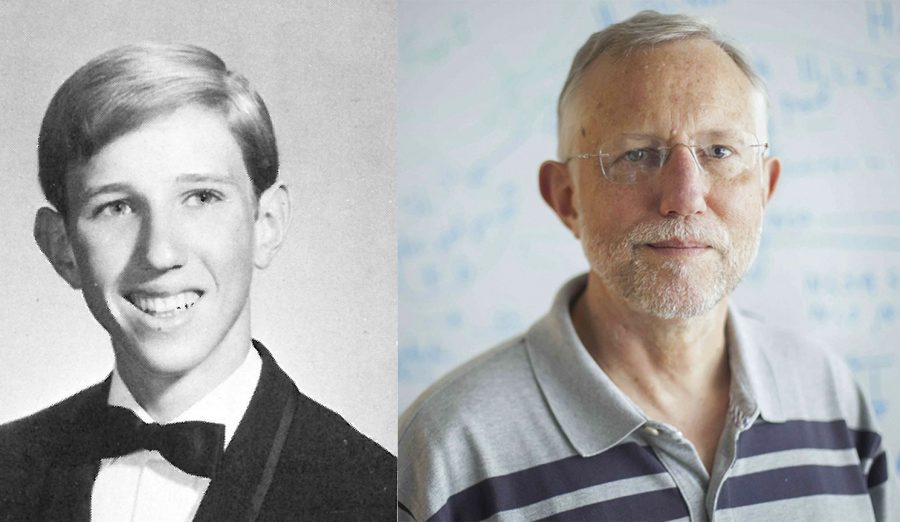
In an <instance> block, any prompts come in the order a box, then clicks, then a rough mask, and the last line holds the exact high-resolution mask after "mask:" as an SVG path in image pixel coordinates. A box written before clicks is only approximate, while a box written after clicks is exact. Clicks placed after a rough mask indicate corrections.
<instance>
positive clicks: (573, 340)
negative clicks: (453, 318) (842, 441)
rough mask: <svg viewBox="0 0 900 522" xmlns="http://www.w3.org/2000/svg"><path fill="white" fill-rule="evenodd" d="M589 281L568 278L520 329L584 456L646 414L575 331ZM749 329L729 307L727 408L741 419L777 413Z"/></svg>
mask: <svg viewBox="0 0 900 522" xmlns="http://www.w3.org/2000/svg"><path fill="white" fill-rule="evenodd" d="M586 284H587V274H582V275H580V276H577V277H575V278H573V279H572V280H570V281H569V282H568V283H566V284H565V285H564V286H563V287H562V288H561V289H560V290H559V292H558V293H557V295H556V299H555V300H554V302H553V306H552V308H551V309H550V312H549V313H548V314H547V315H546V316H544V317H543V318H542V319H541V320H539V321H538V322H537V323H535V324H534V325H533V326H532V327H531V328H530V329H529V330H528V332H527V333H526V336H525V343H526V349H527V351H528V356H529V358H530V360H531V365H532V368H533V370H534V374H535V378H536V380H537V382H538V385H539V386H540V388H541V390H542V392H543V394H544V396H545V397H546V400H547V403H548V405H549V407H550V409H551V411H552V412H553V415H554V416H555V417H556V419H557V422H559V425H560V427H561V428H562V430H563V432H564V433H565V434H566V437H567V438H568V439H569V441H570V442H571V443H572V445H573V446H574V447H575V449H576V451H578V452H579V453H580V454H581V455H582V456H591V455H595V454H597V453H600V452H603V451H605V450H607V449H609V448H610V447H612V446H614V445H616V444H618V443H619V442H621V441H622V440H623V439H625V438H626V437H627V436H628V435H630V434H631V433H632V432H634V431H635V430H637V429H639V428H640V427H641V426H643V425H644V424H645V423H646V422H647V421H648V419H647V417H646V415H644V413H643V412H642V411H641V409H640V408H639V407H638V406H637V405H636V404H635V403H634V402H633V401H632V400H631V399H629V398H628V396H626V395H625V394H624V393H623V392H622V391H621V390H620V389H619V388H618V387H617V386H616V385H615V384H614V383H613V382H612V380H611V379H610V378H609V377H608V376H607V375H606V373H605V372H604V371H603V370H602V369H601V368H600V366H598V365H597V363H596V362H595V361H594V359H593V358H592V357H591V355H590V354H589V353H588V351H587V349H586V348H585V347H584V345H583V344H582V343H581V340H580V339H579V338H578V334H577V333H576V332H575V327H574V325H573V324H572V316H571V313H570V311H569V309H570V305H571V303H572V300H573V299H575V297H577V296H578V295H579V294H580V293H581V292H582V291H583V290H584V287H585V285H586ZM752 334H753V332H752V331H751V329H750V328H748V326H747V325H746V324H745V320H744V319H742V318H741V317H740V316H739V314H738V312H737V311H736V310H735V309H734V308H733V307H729V310H728V319H727V321H726V339H727V344H728V350H729V361H730V364H731V370H732V384H731V395H732V400H731V403H732V406H731V408H730V414H731V416H732V419H733V420H734V421H735V422H737V423H738V424H739V425H741V424H742V423H743V424H746V423H748V422H752V420H753V419H754V418H755V417H756V415H757V414H758V413H761V414H762V415H763V417H764V418H765V419H766V420H770V421H775V422H777V421H779V420H783V418H782V414H781V407H780V402H779V400H778V388H777V386H776V383H775V382H774V378H773V376H772V371H771V367H770V365H769V362H768V360H767V359H766V358H765V356H764V354H763V352H762V350H760V349H759V348H760V347H759V346H757V345H756V343H755V342H754V340H755V339H754V337H753V335H752Z"/></svg>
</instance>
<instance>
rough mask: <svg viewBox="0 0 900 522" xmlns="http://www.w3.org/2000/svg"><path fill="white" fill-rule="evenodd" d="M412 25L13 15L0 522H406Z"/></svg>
mask: <svg viewBox="0 0 900 522" xmlns="http://www.w3.org/2000/svg"><path fill="white" fill-rule="evenodd" d="M392 9H393V7H391V6H390V5H387V4H385V5H381V4H373V5H369V6H366V7H365V8H358V7H357V8H351V7H350V6H339V5H337V6H335V5H330V4H326V3H320V4H317V3H305V4H302V5H298V6H294V7H277V6H275V5H271V6H266V5H265V4H261V5H257V4H253V5H251V4H249V3H247V4H243V5H236V4H229V5H228V6H227V7H225V6H221V5H218V4H214V3H206V4H202V3H197V4H190V6H189V7H186V6H183V5H182V4H180V3H178V2H167V3H166V2H163V3H153V4H152V5H151V4H148V3H140V2H133V3H120V4H116V5H114V6H112V7H111V6H108V5H105V4H104V3H101V2H95V3H87V4H84V5H83V6H81V11H80V12H79V13H78V15H77V17H72V15H71V13H65V12H63V11H61V10H60V9H59V8H52V7H49V6H42V7H35V6H33V5H31V4H27V3H25V2H6V3H3V4H2V5H0V13H2V15H3V16H2V21H0V24H2V27H3V33H4V34H5V35H7V46H8V48H11V49H15V50H16V51H15V53H16V54H6V55H4V57H3V64H4V66H3V69H4V71H6V72H7V75H6V77H5V78H4V80H2V82H3V86H4V88H3V92H4V94H3V97H4V100H3V101H4V104H3V107H4V109H3V112H4V115H5V116H6V117H5V119H6V121H7V128H6V130H5V131H4V136H5V137H6V141H7V146H6V147H5V149H6V152H5V153H4V160H3V162H4V170H5V171H6V172H8V173H9V174H10V178H9V179H10V193H9V195H8V196H6V197H5V199H6V203H7V205H6V207H7V211H8V212H9V215H10V216H12V215H13V214H25V213H29V212H30V213H31V214H32V215H31V218H30V219H31V220H33V224H32V225H31V226H29V227H23V228H19V227H20V225H21V224H22V223H23V222H24V221H27V220H28V218H27V217H26V216H25V215H16V217H15V218H11V221H10V223H7V225H6V226H5V227H4V231H3V233H4V235H3V237H4V239H6V240H7V244H8V245H9V250H8V251H9V252H12V251H15V252H16V255H15V256H12V257H6V256H4V258H3V273H4V281H5V286H6V290H7V297H8V298H9V299H10V301H9V302H7V303H6V305H5V307H4V308H5V309H6V310H7V311H8V312H6V313H4V314H3V316H2V323H3V324H4V325H5V326H6V328H5V330H6V331H7V332H9V335H10V336H12V339H11V340H10V339H8V342H10V344H9V346H10V347H14V348H10V349H9V350H7V351H5V352H4V354H3V356H2V357H3V363H2V366H3V367H4V369H3V370H2V375H3V378H2V381H3V384H2V386H3V391H4V396H5V397H6V398H5V400H4V406H3V407H2V409H0V422H2V424H0V520H167V521H168V520H172V521H186V520H295V519H311V520H383V519H392V518H393V516H394V513H395V505H396V504H395V503H396V489H395V488H396V457H394V455H393V454H392V452H396V439H395V438H394V436H393V433H394V430H395V429H396V373H395V372H396V369H395V368H396V366H395V364H396V363H395V361H396V359H395V357H396V355H395V348H394V336H395V330H394V325H395V319H394V314H395V311H394V307H395V304H394V297H393V296H394V295H395V292H396V290H395V282H394V281H395V277H396V276H395V272H394V271H395V264H394V262H393V261H392V259H393V258H392V255H393V249H394V245H395V238H394V235H393V222H392V215H393V214H392V204H393V203H392V201H393V199H392V184H391V181H390V180H391V179H392V175H393V174H392V157H393V152H392V147H393V143H392V141H391V140H390V139H389V137H390V136H391V128H392V125H393V124H392V121H391V116H390V113H387V114H386V113H385V111H388V110H392V108H393V101H392V89H393V88H392V83H391V82H392V79H391V74H390V71H391V70H392V69H391V68H392V64H391V61H390V60H391V56H392V55H393V46H394V39H393V38H392V37H391V31H392V23H393V22H392V18H393V11H392ZM75 18H77V20H75ZM322 20H329V22H328V23H327V24H323V23H322ZM34 64H40V65H34ZM10 73H12V74H10ZM28 134H31V135H30V136H28ZM30 191H35V192H34V193H32V192H30ZM39 197H43V199H44V201H43V202H40V200H39V199H38V198H39ZM13 225H14V226H13ZM26 235H31V236H33V241H34V243H36V248H37V252H39V254H42V257H43V261H42V262H41V261H40V256H39V255H35V252H34V251H30V250H29V249H28V248H29V247H27V246H26V241H25V240H24V238H25V237H26ZM270 270H271V271H273V272H274V274H269V273H268V272H269V271H270ZM54 273H55V275H53V274H54ZM267 276H268V277H270V279H268V280H267V279H266V277H267ZM51 288H52V289H51ZM63 291H65V292H66V293H65V294H63ZM78 301H81V302H80V303H79V302H78ZM85 305H86V306H85ZM13 310H15V311H13ZM79 389H80V391H79ZM20 400H21V402H19V401H20Z"/></svg>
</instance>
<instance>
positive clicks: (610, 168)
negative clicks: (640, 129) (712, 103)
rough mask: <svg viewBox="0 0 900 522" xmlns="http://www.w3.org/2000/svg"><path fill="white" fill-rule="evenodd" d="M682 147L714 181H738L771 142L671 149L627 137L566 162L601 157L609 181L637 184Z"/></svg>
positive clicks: (716, 143) (756, 164)
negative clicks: (688, 151) (593, 152)
mask: <svg viewBox="0 0 900 522" xmlns="http://www.w3.org/2000/svg"><path fill="white" fill-rule="evenodd" d="M678 146H684V147H687V148H688V150H690V151H691V156H692V157H693V158H694V161H695V162H696V164H697V166H698V167H700V169H701V170H703V171H704V172H706V173H708V174H709V175H710V176H711V177H713V178H714V179H734V178H737V177H739V176H740V175H741V174H743V173H745V172H748V171H752V170H756V169H757V168H758V167H759V166H760V165H761V162H762V158H763V157H764V156H765V154H766V152H767V151H768V150H769V144H768V143H751V144H745V143H741V142H739V141H730V142H729V141H728V140H724V141H723V140H719V139H717V140H714V141H709V142H707V143H700V144H696V145H689V144H687V143H676V144H674V145H672V146H669V147H667V146H660V145H659V143H658V142H656V143H654V142H644V143H640V140H639V139H638V140H635V139H634V138H626V139H624V140H620V142H619V143H615V144H612V145H611V146H610V147H608V148H606V150H604V149H601V150H599V151H597V153H595V154H578V155H577V156H572V157H571V158H569V159H568V160H566V163H568V162H569V161H571V160H573V159H593V158H597V159H598V160H599V163H600V170H601V172H602V173H603V176H604V177H605V178H606V179H608V180H609V181H611V182H613V183H621V184H626V185H634V184H636V183H640V182H642V181H646V180H649V179H651V178H653V177H654V176H656V174H657V173H659V171H660V170H662V166H663V165H664V164H665V163H666V160H667V159H668V158H669V155H670V154H671V153H672V151H673V150H675V148H676V147H678Z"/></svg>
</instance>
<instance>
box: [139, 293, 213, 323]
mask: <svg viewBox="0 0 900 522" xmlns="http://www.w3.org/2000/svg"><path fill="white" fill-rule="evenodd" d="M202 295H203V293H202V292H197V291H193V290H191V291H187V292H181V293H178V294H172V295H150V294H142V293H140V292H134V293H131V294H128V295H126V296H125V299H126V300H128V302H129V303H131V304H133V305H134V306H135V308H137V309H138V310H140V311H142V312H144V313H145V314H148V315H152V316H154V317H171V316H174V315H177V314H180V313H183V312H186V311H187V310H188V309H189V308H191V307H193V306H194V305H195V304H197V301H199V300H200V297H201V296H202Z"/></svg>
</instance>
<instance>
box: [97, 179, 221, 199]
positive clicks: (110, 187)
mask: <svg viewBox="0 0 900 522" xmlns="http://www.w3.org/2000/svg"><path fill="white" fill-rule="evenodd" d="M175 182H176V183H183V184H187V183H213V184H217V185H232V186H237V184H238V183H237V181H236V180H235V179H234V178H233V177H231V176H227V175H224V176H223V175H221V174H211V173H194V172H188V173H185V174H179V175H178V177H176V178H175ZM131 188H132V185H130V184H128V183H107V184H106V185H100V186H99V187H92V188H88V189H85V190H82V191H81V194H80V196H81V198H82V199H85V200H89V199H92V198H94V197H97V196H100V195H103V194H108V193H115V192H128V191H130V190H131Z"/></svg>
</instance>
